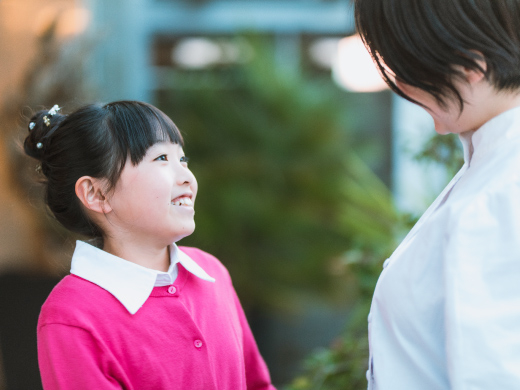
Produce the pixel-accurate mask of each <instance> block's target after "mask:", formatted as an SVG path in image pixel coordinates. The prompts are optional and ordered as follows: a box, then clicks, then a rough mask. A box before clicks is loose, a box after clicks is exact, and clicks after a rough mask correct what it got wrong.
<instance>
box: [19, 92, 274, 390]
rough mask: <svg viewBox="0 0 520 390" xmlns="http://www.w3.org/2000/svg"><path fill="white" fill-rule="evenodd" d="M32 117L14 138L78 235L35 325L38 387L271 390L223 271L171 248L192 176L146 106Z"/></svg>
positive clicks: (172, 133) (188, 216)
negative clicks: (67, 269)
mask: <svg viewBox="0 0 520 390" xmlns="http://www.w3.org/2000/svg"><path fill="white" fill-rule="evenodd" d="M58 110H59V108H58V107H57V106H54V107H53V108H52V109H51V110H49V111H40V112H38V113H37V114H35V115H34V116H33V117H32V119H31V121H30V123H29V135H28V136H27V138H26V140H25V144H24V148H25V151H26V153H27V154H28V155H30V156H32V157H34V158H36V159H38V160H40V162H41V171H42V173H43V175H44V176H45V177H46V196H45V199H46V202H47V205H48V207H49V209H50V210H51V211H52V213H53V214H54V216H55V217H56V219H57V220H58V221H59V222H60V223H61V224H63V225H64V226H65V227H66V228H68V229H70V230H71V231H73V232H75V233H80V234H82V235H85V236H87V237H91V238H93V239H96V240H95V244H94V241H92V242H91V243H87V242H82V241H78V242H77V244H76V249H75V252H74V255H73V257H72V267H71V274H70V275H68V276H66V277H65V278H64V279H63V280H62V281H61V282H60V283H59V284H58V285H57V286H56V287H55V288H54V290H53V291H52V292H51V294H50V296H49V297H48V299H47V301H46V302H45V304H44V305H43V307H42V310H41V313H40V318H39V321H38V329H37V332H38V356H39V364H40V371H41V377H42V382H43V387H44V388H45V389H46V390H52V389H60V390H64V389H74V390H78V389H88V390H92V389H96V390H97V389H127V390H142V389H154V390H156V389H157V390H160V389H190V390H195V389H200V390H209V389H222V390H224V389H225V390H238V389H274V387H273V386H272V385H271V384H270V379H269V373H268V371H267V368H266V365H265V363H264V361H263V359H262V357H261V356H260V354H259V352H258V349H257V346H256V344H255V341H254V339H253V335H252V334H251V331H250V329H249V325H248V324H247V320H246V318H245V316H244V313H243V311H242V307H241V306H240V302H239V300H238V298H237V296H236V294H235V291H234V289H233V286H232V284H231V279H230V277H229V274H228V273H227V271H226V269H225V268H224V266H223V265H222V264H221V263H220V262H219V261H218V260H217V259H216V258H214V257H213V256H211V255H210V254H208V253H205V252H203V251H201V250H199V249H196V248H185V247H177V246H176V245H175V242H176V241H178V240H180V239H181V238H183V237H186V236H188V235H190V234H191V233H192V232H193V230H194V229H195V223H194V208H193V205H194V201H195V196H196V194H197V182H196V180H195V177H194V176H193V174H192V173H191V172H190V170H189V169H188V166H187V158H186V157H185V156H184V152H183V140H182V137H181V134H180V133H179V130H178V129H177V127H176V126H175V125H174V124H173V122H172V121H171V120H170V119H169V118H168V117H167V116H166V115H165V114H164V113H162V112H161V111H160V110H158V109H157V108H155V107H153V106H151V105H149V104H146V103H141V102H134V101H119V102H114V103H110V104H107V105H104V106H102V105H89V106H86V107H83V108H80V109H78V110H77V111H75V112H73V113H72V114H70V115H60V114H59V113H58Z"/></svg>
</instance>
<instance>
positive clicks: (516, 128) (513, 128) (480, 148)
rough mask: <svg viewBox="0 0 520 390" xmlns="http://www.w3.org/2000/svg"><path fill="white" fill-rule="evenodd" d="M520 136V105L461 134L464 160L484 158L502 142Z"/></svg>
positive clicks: (467, 161)
mask: <svg viewBox="0 0 520 390" xmlns="http://www.w3.org/2000/svg"><path fill="white" fill-rule="evenodd" d="M518 137H520V107H514V108H511V109H509V110H507V111H504V112H503V113H501V114H499V115H497V116H495V117H494V118H492V119H490V120H489V121H487V122H486V123H484V124H483V125H482V126H481V127H480V128H479V129H477V130H475V131H467V132H465V133H461V134H460V139H461V141H462V145H463V147H464V161H465V162H466V163H469V162H470V161H471V162H473V160H474V159H478V160H480V159H482V158H483V157H484V156H485V155H487V153H489V152H490V151H493V150H496V149H497V148H499V147H500V146H502V144H504V143H508V142H510V141H511V140H513V139H515V138H518Z"/></svg>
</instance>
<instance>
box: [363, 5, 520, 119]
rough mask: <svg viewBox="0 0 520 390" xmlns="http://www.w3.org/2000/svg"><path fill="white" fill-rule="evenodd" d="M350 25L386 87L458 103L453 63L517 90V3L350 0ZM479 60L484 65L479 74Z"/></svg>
mask: <svg viewBox="0 0 520 390" xmlns="http://www.w3.org/2000/svg"><path fill="white" fill-rule="evenodd" d="M355 7H356V11H355V14H356V27H357V30H358V32H359V34H360V35H361V37H362V39H363V41H364V42H365V45H366V46H367V47H368V49H369V51H370V53H371V54H372V57H373V58H374V60H375V62H376V63H377V65H378V67H379V70H380V71H381V73H382V75H383V77H384V79H385V81H386V82H387V84H388V85H389V86H390V88H392V90H394V91H395V92H396V93H397V94H399V95H400V96H402V97H404V98H406V99H408V100H410V101H412V102H414V103H418V102H416V101H414V100H413V99H411V98H410V97H408V96H407V95H406V94H405V93H404V92H403V91H401V90H400V89H399V88H398V87H397V86H396V84H395V82H394V81H393V79H394V77H395V78H396V79H397V80H400V81H402V82H404V83H406V84H409V85H412V86H414V87H417V88H419V89H421V90H423V91H425V92H427V93H429V94H431V95H432V96H433V97H434V98H435V99H436V100H437V102H438V103H439V104H440V105H441V106H446V102H447V100H455V101H458V102H459V104H460V109H461V111H462V109H463V107H464V101H463V99H462V97H461V95H460V93H459V92H458V90H457V89H456V88H455V86H454V81H455V80H456V79H457V78H460V77H461V73H460V71H457V69H456V67H454V65H459V66H462V67H465V68H467V69H472V70H479V71H482V72H483V73H484V74H485V76H486V78H487V79H488V80H489V81H490V82H491V83H492V85H493V86H494V87H495V88H496V89H497V90H511V91H513V90H517V89H518V88H520V0H355ZM479 60H483V61H485V63H486V65H487V69H486V71H485V72H484V69H482V67H481V66H479V64H478V62H477V61H479Z"/></svg>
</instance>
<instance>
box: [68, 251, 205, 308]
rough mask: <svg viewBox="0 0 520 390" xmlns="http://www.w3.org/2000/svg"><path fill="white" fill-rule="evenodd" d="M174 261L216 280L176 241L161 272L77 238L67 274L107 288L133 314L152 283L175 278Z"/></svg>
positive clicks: (162, 284)
mask: <svg viewBox="0 0 520 390" xmlns="http://www.w3.org/2000/svg"><path fill="white" fill-rule="evenodd" d="M177 263H180V264H182V266H183V267H184V268H185V269H186V270H187V271H189V272H191V273H192V274H193V275H195V276H197V277H199V278H201V279H203V280H207V281H209V282H214V281H215V279H214V278H212V277H211V276H209V275H208V274H207V273H206V272H205V271H204V270H203V269H202V268H201V267H200V266H199V265H198V264H197V263H196V262H195V261H194V260H193V259H192V258H191V257H189V256H188V255H187V254H186V253H184V252H182V251H181V250H180V249H179V248H178V247H177V245H175V244H172V245H170V267H169V269H168V272H160V271H156V270H152V269H149V268H146V267H143V266H140V265H138V264H135V263H132V262H130V261H127V260H124V259H122V258H120V257H117V256H114V255H112V254H110V253H108V252H105V251H104V250H102V249H99V248H96V247H95V246H92V245H90V244H88V243H86V242H83V241H76V249H75V250H74V254H73V255H72V265H71V270H70V273H71V274H74V275H76V276H79V277H81V278H83V279H86V280H88V281H89V282H92V283H94V284H97V285H98V286H99V287H101V288H103V289H105V290H107V291H108V292H109V293H111V294H112V295H113V296H114V297H116V298H117V300H118V301H119V302H121V304H122V305H123V306H124V307H125V308H126V309H127V310H128V311H129V312H130V313H131V314H135V313H137V311H138V310H139V309H140V308H141V306H143V304H144V303H145V302H146V300H147V299H148V297H149V296H150V294H151V293H152V290H153V288H154V286H164V285H169V284H172V283H173V282H174V281H175V278H176V277H177Z"/></svg>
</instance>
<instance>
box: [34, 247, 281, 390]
mask: <svg viewBox="0 0 520 390" xmlns="http://www.w3.org/2000/svg"><path fill="white" fill-rule="evenodd" d="M182 250H183V252H185V253H186V254H188V255H189V256H190V257H191V258H192V259H193V260H195V261H196V262H197V263H198V264H199V265H200V266H201V267H202V268H203V269H204V270H206V271H207V272H208V273H209V274H210V275H212V276H214V277H215V279H216V282H215V283H208V282H206V281H203V280H201V279H199V278H197V277H195V276H194V275H192V274H190V273H189V272H188V271H186V270H185V269H184V268H183V267H182V266H181V265H179V275H178V277H177V279H176V281H175V282H174V284H173V286H174V287H175V288H171V286H165V287H155V288H154V289H153V291H152V293H151V295H150V297H149V298H148V300H147V301H146V302H145V304H144V305H143V307H141V309H139V311H138V312H137V313H136V314H134V315H131V314H130V313H129V312H128V311H127V309H126V308H125V307H124V306H123V305H122V304H121V303H120V302H119V301H118V300H117V299H116V298H115V297H114V296H112V295H111V294H110V293H109V292H107V291H106V290H103V289H102V288H101V287H99V286H97V285H95V284H93V283H91V282H88V281H86V280H85V279H82V278H80V277H78V276H75V275H68V276H66V277H65V278H64V279H63V280H62V281H61V282H60V283H59V284H58V285H57V286H56V287H55V288H54V290H53V291H52V292H51V294H50V296H49V297H48V299H47V301H46V302H45V304H44V305H43V307H42V311H41V313H40V318H39V321H38V359H39V364H40V372H41V377H42V382H43V387H44V389H45V390H54V389H56V390H58V389H60V390H68V389H74V390H81V389H85V390H87V389H88V390H94V389H95V390H104V389H127V390H144V389H153V390H161V389H168V390H170V389H171V390H174V389H179V390H180V389H183V390H198V389H200V390H213V389H215V390H217V389H218V390H224V389H225V390H242V389H244V390H245V389H266V390H274V387H273V386H272V385H271V381H270V378H269V372H268V370H267V367H266V365H265V363H264V361H263V359H262V357H261V356H260V353H259V352H258V348H257V346H256V343H255V340H254V338H253V335H252V333H251V330H250V328H249V325H248V323H247V320H246V318H245V316H244V313H243V310H242V307H241V305H240V302H239V300H238V298H237V296H236V293H235V291H234V289H233V286H232V284H231V279H230V277H229V274H228V273H227V270H226V269H225V268H224V266H223V265H222V264H221V263H220V262H219V261H218V260H217V259H216V258H214V257H213V256H211V255H209V254H208V253H205V252H203V251H201V250H198V249H195V248H182Z"/></svg>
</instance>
